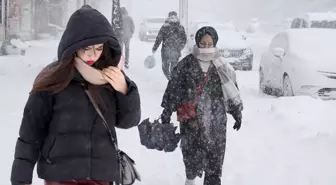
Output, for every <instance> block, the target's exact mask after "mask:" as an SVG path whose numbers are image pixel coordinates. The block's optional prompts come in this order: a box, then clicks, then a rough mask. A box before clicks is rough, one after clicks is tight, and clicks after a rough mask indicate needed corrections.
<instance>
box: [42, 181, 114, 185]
mask: <svg viewBox="0 0 336 185" xmlns="http://www.w3.org/2000/svg"><path fill="white" fill-rule="evenodd" d="M112 184H113V183H111V182H102V181H90V180H80V181H77V180H72V181H65V182H47V181H45V182H44V185H112Z"/></svg>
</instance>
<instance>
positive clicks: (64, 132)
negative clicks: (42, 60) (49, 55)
mask: <svg viewBox="0 0 336 185" xmlns="http://www.w3.org/2000/svg"><path fill="white" fill-rule="evenodd" d="M120 56H121V48H120V45H119V42H118V40H117V39H116V37H115V35H114V34H113V31H112V27H111V24H110V23H109V21H108V20H107V19H106V18H105V16H104V15H102V14H101V13H100V12H98V11H97V10H95V9H92V8H91V7H90V6H88V5H84V6H83V7H82V8H81V9H79V10H77V11H76V12H74V13H73V14H72V16H71V17H70V19H69V22H68V24H67V27H66V29H65V31H64V33H63V36H62V38H61V41H60V44H59V46H58V59H57V61H55V62H53V63H51V64H50V65H48V66H47V67H45V68H44V69H43V70H42V71H41V72H40V73H39V74H38V76H37V77H36V79H35V82H34V84H33V87H32V90H31V92H30V95H29V97H28V101H27V103H26V105H25V108H24V113H23V118H22V122H21V127H20V132H19V138H18V140H17V143H16V148H15V159H14V162H13V166H12V173H11V182H12V185H28V184H32V178H33V170H34V166H35V164H36V163H37V173H38V176H39V178H41V179H43V180H44V181H45V185H66V184H76V185H89V184H90V185H110V184H112V183H114V182H119V181H120V173H119V172H120V166H119V163H118V159H119V157H118V156H120V155H119V154H120V153H117V145H115V143H114V141H115V140H116V132H115V127H119V128H124V129H128V128H131V127H134V126H136V125H138V123H139V121H140V98H139V93H138V90H137V86H136V84H135V83H134V82H133V81H132V80H130V79H129V78H128V77H127V76H126V75H125V73H124V72H123V71H122V70H121V69H119V68H118V67H117V66H118V63H119V60H120ZM37 59H38V58H37ZM100 113H101V114H100Z"/></svg>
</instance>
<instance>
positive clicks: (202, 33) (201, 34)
mask: <svg viewBox="0 0 336 185" xmlns="http://www.w3.org/2000/svg"><path fill="white" fill-rule="evenodd" d="M205 35H210V36H211V37H212V40H213V44H214V46H216V45H217V42H218V34H217V31H216V30H215V28H213V27H211V26H204V27H202V28H200V29H199V30H198V31H197V32H196V36H195V42H196V45H197V47H199V43H200V42H201V40H202V38H203V37H204V36H205Z"/></svg>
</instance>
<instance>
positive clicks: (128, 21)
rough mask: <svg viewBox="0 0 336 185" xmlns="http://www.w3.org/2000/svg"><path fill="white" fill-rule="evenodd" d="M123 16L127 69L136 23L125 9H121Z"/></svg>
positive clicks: (122, 34) (123, 39)
mask: <svg viewBox="0 0 336 185" xmlns="http://www.w3.org/2000/svg"><path fill="white" fill-rule="evenodd" d="M120 12H121V16H122V22H123V26H122V32H121V43H120V45H121V47H122V50H123V46H124V45H125V67H126V68H128V67H129V51H130V49H129V48H130V40H131V38H132V36H133V34H134V29H135V28H134V22H133V19H132V17H131V16H129V15H128V12H127V10H126V8H125V7H122V8H120Z"/></svg>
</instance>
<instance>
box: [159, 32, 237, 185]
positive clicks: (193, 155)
mask: <svg viewBox="0 0 336 185" xmlns="http://www.w3.org/2000/svg"><path fill="white" fill-rule="evenodd" d="M195 42H196V45H195V46H194V48H193V52H192V54H190V55H188V56H186V57H185V58H184V59H182V60H181V61H180V62H179V63H178V64H177V66H176V67H175V68H174V70H173V72H172V78H171V80H169V82H168V85H167V88H166V91H165V93H164V95H163V98H162V103H161V106H162V107H163V112H162V114H161V122H162V124H169V123H170V117H171V115H172V113H173V112H176V113H177V120H178V121H179V122H180V134H181V144H180V147H181V150H182V154H183V162H184V165H185V172H186V183H185V185H195V181H194V180H195V178H196V177H197V176H199V177H201V176H202V174H203V172H205V178H204V185H221V176H222V165H223V161H224V154H225V146H226V127H227V115H226V112H227V113H229V114H231V115H232V116H233V118H234V119H235V121H236V122H235V124H234V126H233V129H235V130H239V129H240V127H241V123H242V110H243V102H242V100H241V98H240V94H239V90H238V85H237V81H236V73H235V71H234V69H233V67H232V66H231V65H230V64H229V63H228V62H227V61H226V60H225V59H224V58H223V57H220V53H219V51H218V49H217V48H216V44H217V42H218V35H217V32H216V30H215V29H214V28H212V27H203V28H201V29H200V30H198V31H197V33H196V36H195Z"/></svg>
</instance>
